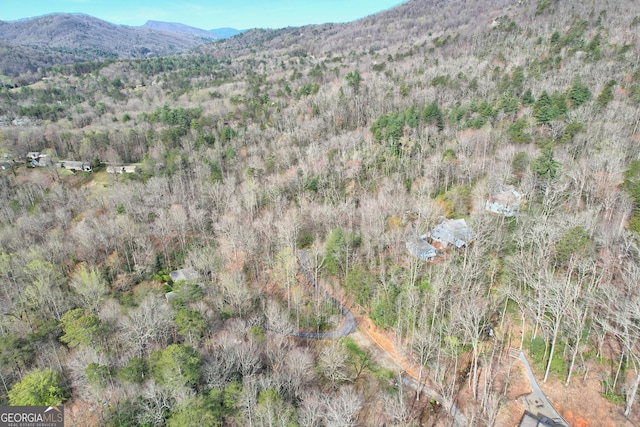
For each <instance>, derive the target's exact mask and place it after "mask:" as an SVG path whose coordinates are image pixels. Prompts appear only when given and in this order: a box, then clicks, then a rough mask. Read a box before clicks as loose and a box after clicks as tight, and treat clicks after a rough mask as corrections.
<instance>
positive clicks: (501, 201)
mask: <svg viewBox="0 0 640 427" xmlns="http://www.w3.org/2000/svg"><path fill="white" fill-rule="evenodd" d="M521 203H522V194H520V193H519V192H518V191H517V190H516V189H515V188H514V187H513V186H512V185H499V186H496V188H495V189H494V191H493V193H492V194H491V195H490V196H489V197H488V198H487V200H486V201H485V204H484V207H485V209H486V210H488V211H490V212H493V213H497V214H499V215H504V216H514V215H515V214H516V213H517V212H518V209H520V204H521Z"/></svg>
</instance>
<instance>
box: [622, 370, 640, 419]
mask: <svg viewBox="0 0 640 427" xmlns="http://www.w3.org/2000/svg"><path fill="white" fill-rule="evenodd" d="M636 374H637V375H636V379H635V381H634V382H633V385H632V386H631V390H629V392H628V393H627V398H626V400H625V403H624V413H623V414H624V416H625V417H627V418H629V414H631V407H632V406H633V402H634V401H635V400H636V393H637V392H638V386H639V385H640V371H636Z"/></svg>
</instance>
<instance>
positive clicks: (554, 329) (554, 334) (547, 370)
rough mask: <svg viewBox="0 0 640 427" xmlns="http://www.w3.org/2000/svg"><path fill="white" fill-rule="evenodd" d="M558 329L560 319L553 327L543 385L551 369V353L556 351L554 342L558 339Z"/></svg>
mask: <svg viewBox="0 0 640 427" xmlns="http://www.w3.org/2000/svg"><path fill="white" fill-rule="evenodd" d="M559 329H560V318H558V319H556V321H555V323H554V325H553V336H552V338H551V349H550V350H549V361H548V362H547V369H545V371H544V378H543V379H542V382H543V383H546V382H547V378H548V377H549V370H550V369H551V362H552V361H553V352H554V351H555V349H556V340H557V339H558V330H559Z"/></svg>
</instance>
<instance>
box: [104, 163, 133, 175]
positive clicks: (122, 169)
mask: <svg viewBox="0 0 640 427" xmlns="http://www.w3.org/2000/svg"><path fill="white" fill-rule="evenodd" d="M138 166H140V165H139V164H130V165H118V166H114V165H109V166H107V173H114V174H115V173H135V171H136V168H137V167H138Z"/></svg>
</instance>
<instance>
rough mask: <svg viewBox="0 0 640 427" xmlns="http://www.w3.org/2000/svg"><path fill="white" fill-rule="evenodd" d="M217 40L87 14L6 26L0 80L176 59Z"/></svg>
mask: <svg viewBox="0 0 640 427" xmlns="http://www.w3.org/2000/svg"><path fill="white" fill-rule="evenodd" d="M203 31H204V30H203ZM205 33H206V34H210V33H209V32H206V31H205ZM212 38H213V36H211V37H207V38H205V37H202V36H198V35H194V34H185V33H179V32H166V31H159V30H156V29H152V28H143V27H131V26H125V25H116V24H112V23H110V22H107V21H104V20H101V19H99V18H95V17H93V16H90V15H86V14H66V13H55V14H48V15H43V16H39V17H34V18H28V19H22V20H19V21H0V74H4V75H8V76H12V77H16V76H18V75H20V74H23V73H36V72H37V70H38V68H45V67H48V66H52V65H63V64H70V63H74V62H82V61H96V60H104V59H142V58H148V57H154V56H167V55H173V54H178V53H182V52H186V51H189V50H191V49H193V48H195V47H197V46H200V45H202V44H204V43H208V42H210V41H211V39H212Z"/></svg>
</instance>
